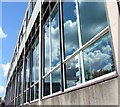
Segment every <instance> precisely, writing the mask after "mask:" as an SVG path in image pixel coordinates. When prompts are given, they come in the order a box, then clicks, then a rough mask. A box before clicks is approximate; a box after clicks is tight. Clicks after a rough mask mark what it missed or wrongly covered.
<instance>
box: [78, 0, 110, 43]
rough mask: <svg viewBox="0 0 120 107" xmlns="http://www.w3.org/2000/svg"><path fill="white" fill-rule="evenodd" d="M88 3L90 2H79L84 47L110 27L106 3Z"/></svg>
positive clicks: (80, 0)
mask: <svg viewBox="0 0 120 107" xmlns="http://www.w3.org/2000/svg"><path fill="white" fill-rule="evenodd" d="M86 1H88V0H84V2H83V1H82V0H79V14H80V24H81V25H80V26H81V35H82V44H83V45H84V44H85V43H86V42H88V41H89V40H90V39H91V38H93V37H94V36H95V35H96V34H98V33H99V32H100V31H102V30H103V29H104V28H105V27H106V26H108V23H107V17H106V11H105V5H104V2H86ZM95 1H96V0H95Z"/></svg>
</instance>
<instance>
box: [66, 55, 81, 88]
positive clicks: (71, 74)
mask: <svg viewBox="0 0 120 107" xmlns="http://www.w3.org/2000/svg"><path fill="white" fill-rule="evenodd" d="M65 71H66V72H65V73H66V74H65V75H66V86H65V87H66V88H69V87H72V86H76V85H78V84H80V83H81V82H82V76H81V67H80V56H79V55H77V56H75V57H74V58H72V59H71V60H70V61H69V62H67V63H66V69H65Z"/></svg>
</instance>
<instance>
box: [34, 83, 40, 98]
mask: <svg viewBox="0 0 120 107" xmlns="http://www.w3.org/2000/svg"><path fill="white" fill-rule="evenodd" d="M38 98H39V83H37V84H36V85H35V99H38Z"/></svg>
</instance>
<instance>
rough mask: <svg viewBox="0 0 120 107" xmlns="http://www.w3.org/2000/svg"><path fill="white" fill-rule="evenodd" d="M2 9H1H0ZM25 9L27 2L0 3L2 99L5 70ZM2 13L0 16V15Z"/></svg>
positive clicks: (0, 85)
mask: <svg viewBox="0 0 120 107" xmlns="http://www.w3.org/2000/svg"><path fill="white" fill-rule="evenodd" d="M1 7H2V8H1ZM26 8H27V2H2V4H1V3H0V16H2V18H1V17H0V41H1V40H2V49H1V50H0V53H1V52H2V56H0V57H2V61H0V62H1V64H0V65H1V66H0V96H1V97H3V96H4V93H5V88H6V82H7V81H6V79H7V77H6V76H5V74H6V72H5V71H6V70H7V68H8V66H9V63H10V61H11V58H12V54H13V51H14V47H15V45H16V41H17V37H18V33H19V30H20V27H21V24H22V21H23V17H24V14H25V11H26ZM1 12H2V14H1ZM0 43H1V42H0ZM0 46H1V45H0Z"/></svg>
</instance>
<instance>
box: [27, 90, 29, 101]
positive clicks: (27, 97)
mask: <svg viewBox="0 0 120 107" xmlns="http://www.w3.org/2000/svg"><path fill="white" fill-rule="evenodd" d="M29 101H30V90H27V102H29Z"/></svg>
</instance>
